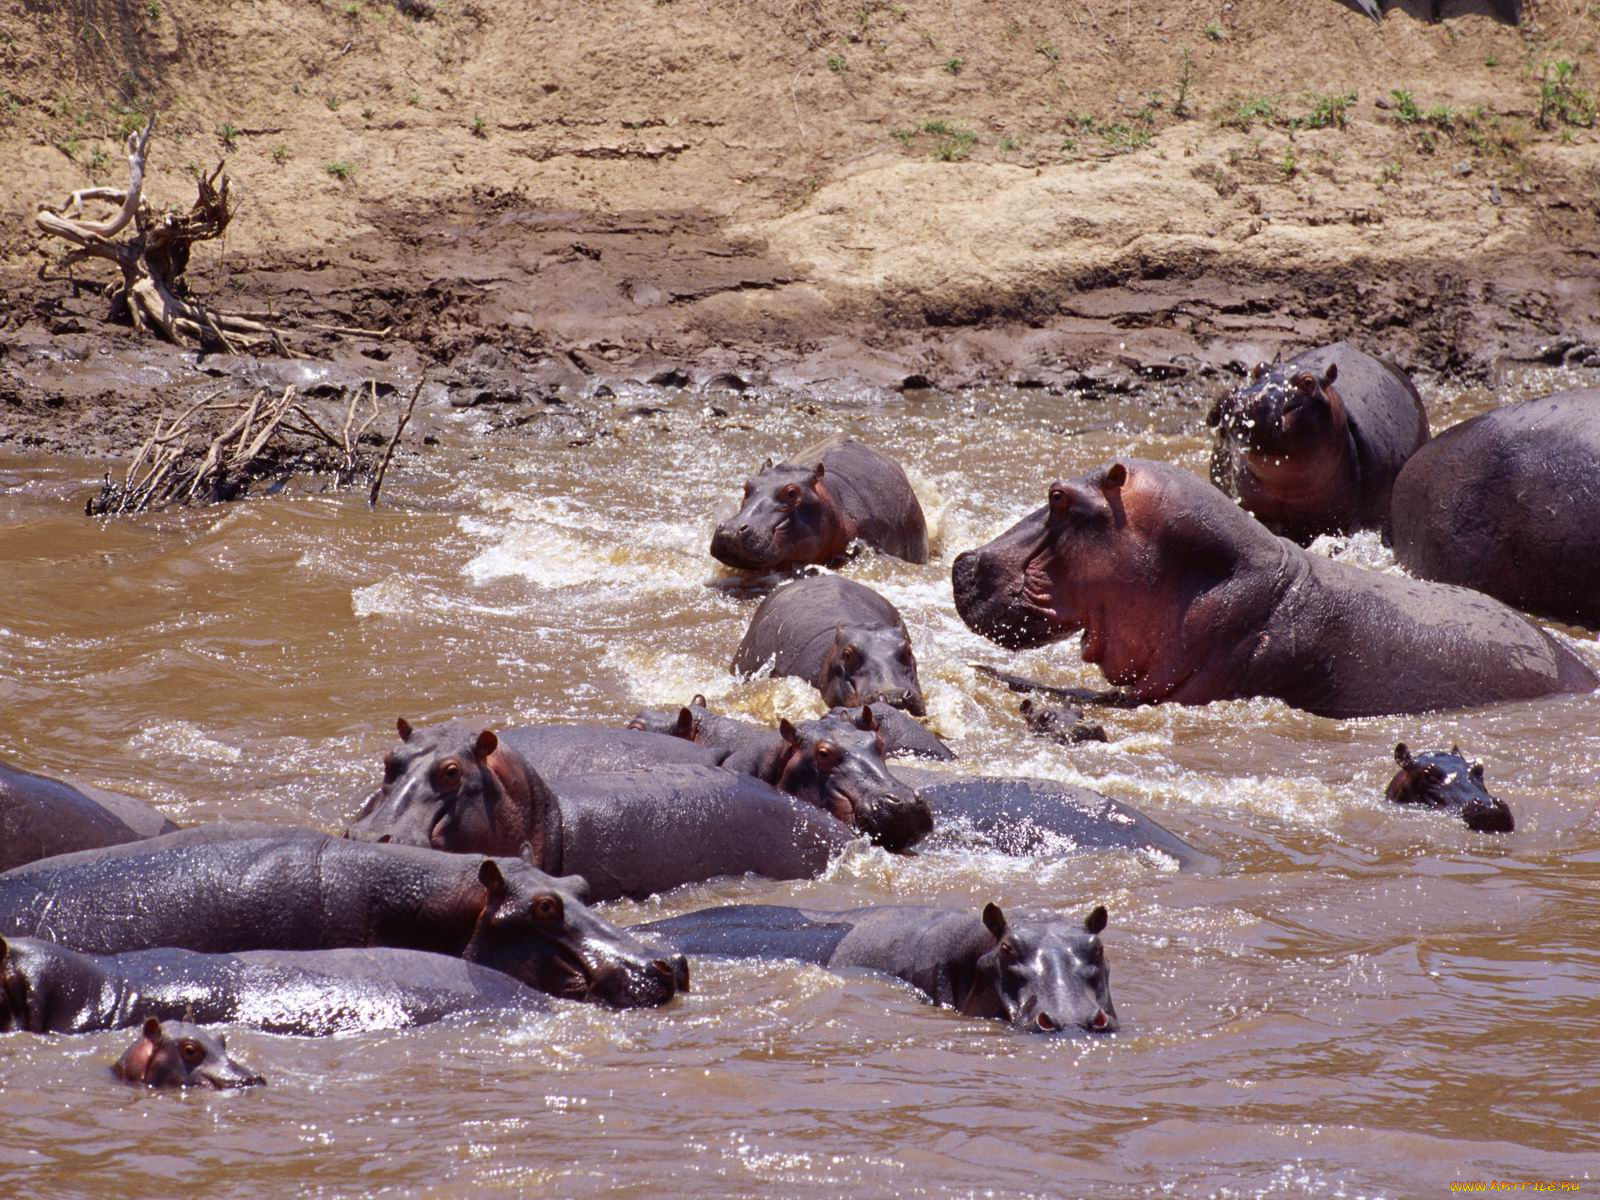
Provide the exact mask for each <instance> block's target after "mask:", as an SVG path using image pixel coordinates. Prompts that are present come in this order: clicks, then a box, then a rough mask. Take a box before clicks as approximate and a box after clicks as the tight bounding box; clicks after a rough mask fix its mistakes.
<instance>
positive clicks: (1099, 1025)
mask: <svg viewBox="0 0 1600 1200" xmlns="http://www.w3.org/2000/svg"><path fill="white" fill-rule="evenodd" d="M1110 1024H1111V1018H1110V1017H1108V1016H1106V1010H1105V1009H1103V1008H1102V1009H1098V1010H1096V1012H1095V1014H1094V1020H1092V1021H1090V1022H1089V1028H1090V1029H1104V1028H1106V1027H1107V1026H1108V1025H1110Z"/></svg>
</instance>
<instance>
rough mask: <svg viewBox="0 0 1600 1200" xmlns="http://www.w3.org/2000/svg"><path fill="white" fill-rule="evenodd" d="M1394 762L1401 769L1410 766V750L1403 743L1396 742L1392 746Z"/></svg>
mask: <svg viewBox="0 0 1600 1200" xmlns="http://www.w3.org/2000/svg"><path fill="white" fill-rule="evenodd" d="M1394 760H1395V762H1397V763H1399V764H1400V765H1401V766H1402V767H1407V766H1410V765H1411V748H1410V747H1409V746H1407V745H1406V744H1405V743H1404V742H1396V743H1395V746H1394Z"/></svg>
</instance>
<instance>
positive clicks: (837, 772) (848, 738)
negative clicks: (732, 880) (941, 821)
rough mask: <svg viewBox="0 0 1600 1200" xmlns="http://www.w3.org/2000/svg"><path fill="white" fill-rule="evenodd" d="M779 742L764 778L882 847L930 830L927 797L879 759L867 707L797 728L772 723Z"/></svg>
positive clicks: (902, 845)
mask: <svg viewBox="0 0 1600 1200" xmlns="http://www.w3.org/2000/svg"><path fill="white" fill-rule="evenodd" d="M778 732H779V733H780V734H781V735H782V737H783V744H782V745H781V746H780V747H779V748H778V751H777V754H778V760H777V763H776V766H775V769H774V770H773V771H772V772H770V773H769V778H768V782H770V783H772V784H773V786H774V787H776V788H777V789H778V790H779V791H782V792H787V793H789V795H791V796H795V797H797V798H799V799H801V800H804V801H806V802H808V803H810V804H814V805H816V806H817V807H818V808H820V809H822V810H823V811H825V812H830V813H832V814H833V815H834V816H835V817H837V818H838V819H839V820H841V821H843V822H844V823H845V824H847V825H849V826H851V827H852V828H854V829H859V830H860V831H861V832H862V833H864V834H866V835H867V836H868V837H870V838H871V839H872V840H873V841H875V842H877V843H878V844H879V845H880V846H883V847H884V848H885V849H887V850H894V851H901V850H905V849H907V848H908V847H910V846H911V845H913V844H914V843H916V842H917V841H919V840H921V839H922V838H923V837H925V836H927V834H928V833H930V832H931V831H932V829H933V810H932V809H931V808H929V807H928V802H927V801H926V800H924V799H923V798H922V797H921V796H919V795H918V794H917V793H916V792H915V791H913V790H912V789H911V788H909V787H907V786H906V785H905V784H903V783H901V782H900V781H899V780H898V779H896V778H895V777H894V776H893V775H891V774H889V769H888V767H887V766H885V764H884V761H883V736H882V735H881V734H880V733H879V732H878V723H877V720H876V719H875V718H874V717H873V715H872V710H871V709H870V708H863V709H862V710H861V715H860V716H859V717H857V718H856V719H855V721H854V722H851V721H841V720H839V719H838V718H837V717H831V716H830V717H823V718H822V719H821V720H818V721H807V722H805V723H804V724H803V725H802V726H800V727H799V728H798V729H797V728H796V727H795V726H794V725H793V724H791V723H790V722H789V721H782V722H780V723H779V725H778Z"/></svg>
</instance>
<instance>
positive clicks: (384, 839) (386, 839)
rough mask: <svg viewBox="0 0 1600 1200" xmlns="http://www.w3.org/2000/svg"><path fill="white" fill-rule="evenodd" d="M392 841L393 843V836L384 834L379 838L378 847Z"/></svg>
mask: <svg viewBox="0 0 1600 1200" xmlns="http://www.w3.org/2000/svg"><path fill="white" fill-rule="evenodd" d="M392 841H394V836H393V835H392V834H388V833H386V834H384V835H383V836H382V837H381V838H379V839H378V845H380V846H387V845H388V844H389V843H390V842H392Z"/></svg>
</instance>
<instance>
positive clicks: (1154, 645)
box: [952, 458, 1282, 700]
mask: <svg viewBox="0 0 1600 1200" xmlns="http://www.w3.org/2000/svg"><path fill="white" fill-rule="evenodd" d="M1281 553H1282V552H1281V550H1280V549H1279V548H1278V539H1277V538H1275V537H1274V536H1273V535H1272V534H1271V533H1269V532H1268V531H1267V530H1266V529H1264V528H1263V527H1262V526H1261V525H1260V524H1259V522H1257V521H1256V520H1255V519H1254V518H1253V517H1251V516H1250V514H1248V513H1246V512H1244V511H1243V510H1241V509H1240V508H1239V507H1238V505H1236V504H1234V503H1233V502H1232V501H1230V500H1229V499H1228V498H1227V497H1226V496H1224V495H1223V494H1222V493H1221V492H1220V491H1218V490H1217V489H1216V488H1214V487H1212V486H1211V485H1209V484H1207V483H1204V482H1202V481H1201V480H1200V479H1198V478H1197V477H1196V476H1194V475H1193V474H1191V473H1190V472H1188V471H1185V470H1183V469H1182V468H1180V467H1172V466H1169V465H1167V464H1165V463H1156V462H1150V461H1147V460H1144V459H1136V458H1119V459H1115V460H1113V461H1112V462H1110V463H1107V464H1106V465H1105V466H1103V467H1100V468H1098V469H1096V470H1094V471H1091V472H1089V473H1088V474H1087V475H1081V476H1079V477H1078V478H1077V479H1067V480H1059V479H1058V480H1057V481H1056V482H1054V483H1052V484H1051V485H1050V488H1049V503H1048V504H1046V505H1045V507H1043V508H1041V509H1038V510H1036V511H1035V512H1032V513H1030V514H1029V515H1028V516H1026V517H1024V518H1023V519H1022V520H1021V521H1019V522H1017V523H1016V524H1015V525H1013V526H1012V527H1011V528H1010V529H1008V530H1007V531H1006V532H1005V533H1003V534H1001V535H1000V536H999V537H997V538H995V539H994V541H992V542H990V543H988V544H987V545H985V546H980V547H979V548H978V549H976V550H969V551H968V552H967V553H965V554H962V555H960V556H959V557H958V558H957V559H956V561H955V566H954V568H953V572H952V582H953V584H954V589H955V601H956V609H957V611H958V612H959V613H960V614H961V619H962V620H964V621H965V622H966V623H967V624H968V625H969V626H970V627H971V628H972V629H973V630H974V631H975V632H977V633H981V634H982V635H983V636H984V637H987V638H989V639H990V640H991V641H994V642H998V643H999V644H1000V645H1002V646H1006V647H1009V648H1011V649H1022V648H1026V647H1032V646H1042V645H1045V644H1046V643H1048V642H1054V641H1059V640H1060V639H1061V638H1064V637H1067V636H1069V635H1070V634H1073V633H1076V632H1079V631H1080V630H1081V631H1082V633H1083V660H1084V661H1085V662H1088V663H1095V664H1098V665H1099V667H1100V669H1101V670H1102V671H1103V672H1104V674H1105V676H1106V678H1107V679H1108V680H1110V681H1111V682H1112V683H1114V684H1118V685H1119V686H1120V685H1134V686H1136V687H1137V689H1138V690H1137V692H1136V693H1135V694H1136V695H1137V696H1138V697H1139V698H1140V699H1144V700H1160V699H1165V698H1166V697H1167V696H1168V695H1170V694H1171V692H1172V691H1173V690H1175V689H1176V688H1177V687H1178V686H1179V685H1180V684H1181V683H1182V682H1184V678H1185V677H1183V676H1179V677H1177V678H1173V677H1172V676H1173V671H1172V665H1173V664H1174V663H1177V662H1180V661H1182V656H1183V654H1184V653H1185V652H1187V651H1188V650H1189V649H1190V647H1187V646H1186V644H1185V643H1184V642H1183V641H1182V639H1176V638H1174V637H1172V636H1171V631H1172V630H1173V629H1174V627H1175V625H1176V624H1178V623H1179V622H1181V621H1182V619H1183V615H1184V613H1185V611H1186V610H1187V607H1188V606H1189V605H1190V604H1192V603H1193V602H1194V599H1195V596H1196V595H1197V594H1202V593H1204V592H1205V591H1206V590H1207V589H1208V588H1210V587H1212V586H1213V585H1215V584H1220V583H1222V582H1223V581H1224V580H1226V579H1227V578H1228V577H1229V576H1231V575H1232V574H1233V573H1234V572H1235V571H1236V570H1237V569H1238V568H1239V565H1240V562H1241V561H1242V560H1244V559H1245V558H1246V557H1247V556H1254V557H1262V556H1268V557H1270V556H1276V555H1281Z"/></svg>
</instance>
